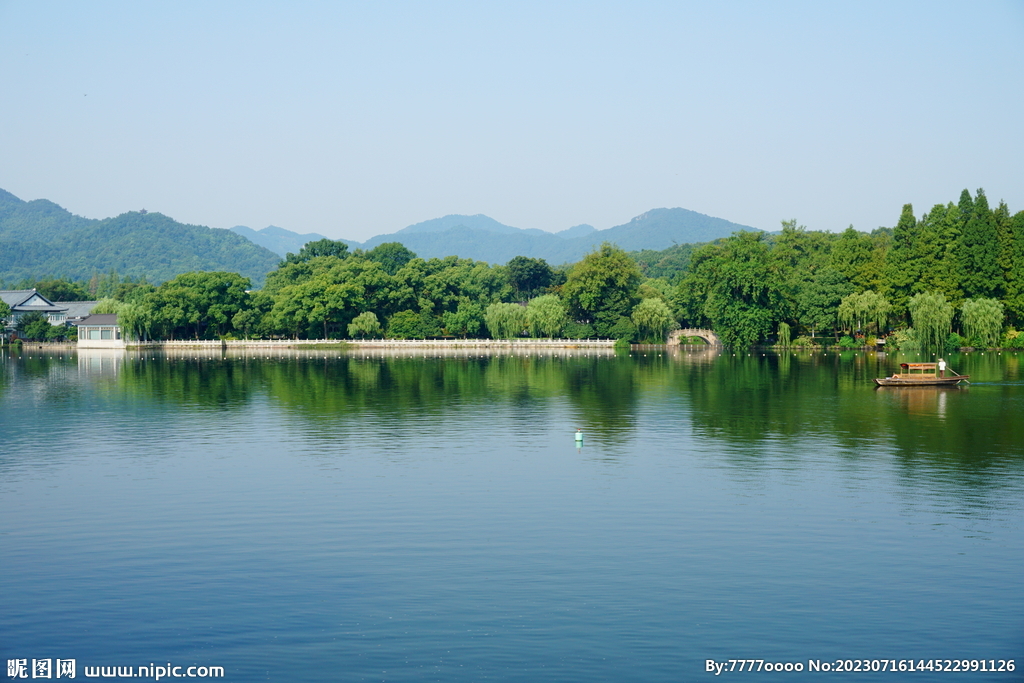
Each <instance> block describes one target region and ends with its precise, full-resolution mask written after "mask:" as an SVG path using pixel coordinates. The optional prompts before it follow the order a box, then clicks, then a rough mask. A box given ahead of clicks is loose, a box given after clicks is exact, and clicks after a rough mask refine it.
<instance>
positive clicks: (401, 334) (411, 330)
mask: <svg viewBox="0 0 1024 683" xmlns="http://www.w3.org/2000/svg"><path fill="white" fill-rule="evenodd" d="M425 336H426V335H424V334H423V329H422V326H421V324H420V315H419V313H417V312H416V311H410V310H405V311H399V312H398V313H395V314H394V315H393V316H391V317H390V318H388V338H390V339H423V338H424V337H425Z"/></svg>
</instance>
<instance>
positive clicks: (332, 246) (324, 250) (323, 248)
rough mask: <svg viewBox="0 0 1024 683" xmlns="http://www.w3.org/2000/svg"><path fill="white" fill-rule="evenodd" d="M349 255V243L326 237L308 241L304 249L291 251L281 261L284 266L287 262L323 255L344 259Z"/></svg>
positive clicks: (307, 259) (300, 261) (296, 261)
mask: <svg viewBox="0 0 1024 683" xmlns="http://www.w3.org/2000/svg"><path fill="white" fill-rule="evenodd" d="M348 255H349V253H348V245H347V244H345V243H344V242H342V241H341V240H331V239H327V238H324V239H322V240H316V241H314V242H307V243H306V244H304V245H303V246H302V249H299V253H298V254H292V253H289V254H288V255H287V256H285V258H284V261H282V262H281V265H282V266H283V265H285V264H287V263H302V262H304V261H309V260H312V259H315V258H320V257H323V256H327V257H331V258H339V259H343V258H347V257H348Z"/></svg>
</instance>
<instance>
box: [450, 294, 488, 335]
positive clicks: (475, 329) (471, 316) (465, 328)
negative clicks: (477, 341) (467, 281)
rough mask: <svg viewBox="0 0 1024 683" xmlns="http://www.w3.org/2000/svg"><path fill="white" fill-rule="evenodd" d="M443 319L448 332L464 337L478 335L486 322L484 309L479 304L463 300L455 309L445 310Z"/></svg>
mask: <svg viewBox="0 0 1024 683" xmlns="http://www.w3.org/2000/svg"><path fill="white" fill-rule="evenodd" d="M441 320H442V322H443V323H444V328H445V330H446V331H447V332H448V334H454V335H458V336H460V337H462V338H463V339H465V338H466V337H476V336H477V335H479V334H480V329H481V328H482V327H483V324H484V309H483V307H481V306H480V305H479V304H475V303H472V302H470V301H461V302H459V306H458V308H456V309H455V310H454V311H445V312H444V313H443V314H442V316H441Z"/></svg>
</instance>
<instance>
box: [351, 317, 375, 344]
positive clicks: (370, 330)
mask: <svg viewBox="0 0 1024 683" xmlns="http://www.w3.org/2000/svg"><path fill="white" fill-rule="evenodd" d="M380 333H381V326H380V322H379V321H378V320H377V315H376V314H375V313H373V312H372V311H365V312H363V313H360V314H359V315H357V316H356V317H355V318H353V319H352V322H350V323H349V324H348V336H350V337H361V338H363V339H365V338H366V337H370V336H375V335H378V334H380Z"/></svg>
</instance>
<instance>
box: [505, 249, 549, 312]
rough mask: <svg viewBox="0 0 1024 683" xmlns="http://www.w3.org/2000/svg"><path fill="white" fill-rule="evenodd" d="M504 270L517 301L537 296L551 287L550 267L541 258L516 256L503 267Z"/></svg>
mask: <svg viewBox="0 0 1024 683" xmlns="http://www.w3.org/2000/svg"><path fill="white" fill-rule="evenodd" d="M505 268H506V269H507V272H508V281H509V283H510V284H511V285H512V290H513V291H514V292H515V297H516V300H518V301H525V300H526V299H528V298H529V297H531V296H537V295H538V294H539V293H540V292H541V291H542V290H544V289H546V288H547V287H549V286H550V285H551V277H552V271H551V266H549V265H548V263H547V261H545V260H544V259H542V258H528V257H526V256H516V257H515V258H513V259H512V260H511V261H509V262H508V263H507V264H506V265H505Z"/></svg>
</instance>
